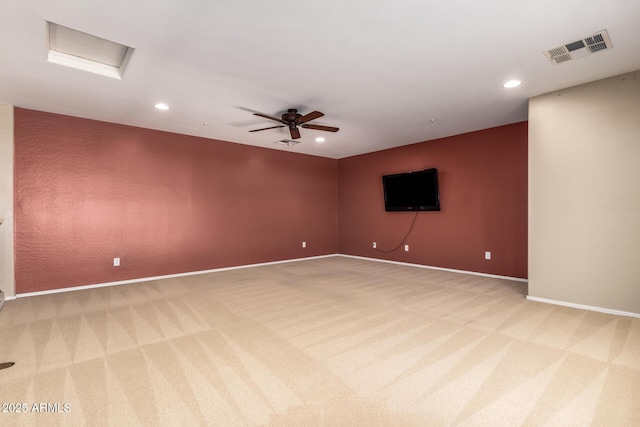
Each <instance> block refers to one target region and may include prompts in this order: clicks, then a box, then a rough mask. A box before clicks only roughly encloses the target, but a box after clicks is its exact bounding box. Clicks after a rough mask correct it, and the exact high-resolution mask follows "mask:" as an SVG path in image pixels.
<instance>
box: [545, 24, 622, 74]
mask: <svg viewBox="0 0 640 427" xmlns="http://www.w3.org/2000/svg"><path fill="white" fill-rule="evenodd" d="M611 48H613V44H612V43H611V39H610V38H609V33H607V30H602V31H598V32H597V33H595V34H591V35H590V36H587V37H585V38H583V39H581V40H576V41H574V42H571V43H567V44H565V45H562V46H559V47H554V48H553V49H549V50H545V51H543V52H542V53H544V56H546V57H547V59H548V60H549V61H551V63H552V64H554V65H557V64H561V63H563V62H567V61H572V60H575V59H579V58H582V57H584V56H587V55H590V54H592V53H595V52H599V51H601V50H606V49H611Z"/></svg>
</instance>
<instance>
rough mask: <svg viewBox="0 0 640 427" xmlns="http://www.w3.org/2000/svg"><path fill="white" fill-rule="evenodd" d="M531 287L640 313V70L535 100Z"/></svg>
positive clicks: (540, 294)
mask: <svg viewBox="0 0 640 427" xmlns="http://www.w3.org/2000/svg"><path fill="white" fill-rule="evenodd" d="M529 296H530V297H533V299H535V298H539V299H548V300H554V301H556V302H561V303H570V304H578V305H586V306H591V307H597V308H603V309H608V310H612V311H619V312H623V313H631V314H638V313H640V71H636V72H633V73H629V74H625V75H621V76H617V77H612V78H608V79H604V80H600V81H596V82H593V83H588V84H584V85H581V86H576V87H572V88H568V89H564V90H560V91H557V92H553V93H548V94H545V95H541V96H538V97H535V98H532V99H531V100H530V102H529Z"/></svg>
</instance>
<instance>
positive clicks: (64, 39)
mask: <svg viewBox="0 0 640 427" xmlns="http://www.w3.org/2000/svg"><path fill="white" fill-rule="evenodd" d="M47 25H48V26H49V55H48V58H47V59H48V61H49V62H53V63H55V64H59V65H64V66H67V67H71V68H76V69H78V70H83V71H88V72H91V73H95V74H100V75H103V76H107V77H113V78H114V79H119V80H120V79H122V74H123V73H124V69H125V67H126V65H127V63H128V62H129V58H130V57H131V53H132V52H133V48H130V47H128V46H125V45H122V44H119V43H115V42H112V41H110V40H106V39H103V38H100V37H96V36H92V35H91V34H87V33H83V32H81V31H77V30H74V29H72V28H67V27H63V26H62V25H58V24H54V23H53V22H47Z"/></svg>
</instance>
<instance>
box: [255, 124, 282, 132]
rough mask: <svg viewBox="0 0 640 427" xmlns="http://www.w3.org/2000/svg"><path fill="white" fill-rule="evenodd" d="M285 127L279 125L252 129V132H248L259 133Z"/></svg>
mask: <svg viewBox="0 0 640 427" xmlns="http://www.w3.org/2000/svg"><path fill="white" fill-rule="evenodd" d="M283 127H286V126H285V125H280V126H271V127H268V128H262V129H254V130H250V131H249V132H260V131H261V130H267V129H275V128H283Z"/></svg>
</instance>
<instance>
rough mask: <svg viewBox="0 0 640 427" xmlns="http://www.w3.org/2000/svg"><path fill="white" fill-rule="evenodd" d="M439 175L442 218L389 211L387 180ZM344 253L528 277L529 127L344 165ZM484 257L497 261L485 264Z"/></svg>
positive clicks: (476, 134) (465, 136)
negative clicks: (385, 177)
mask: <svg viewBox="0 0 640 427" xmlns="http://www.w3.org/2000/svg"><path fill="white" fill-rule="evenodd" d="M431 167H435V168H438V175H439V181H440V202H441V209H442V210H441V211H439V212H420V213H418V217H417V218H416V223H415V226H414V229H413V231H412V233H411V235H410V236H409V238H408V239H407V241H406V244H408V245H409V252H405V251H404V248H400V249H399V250H397V251H395V252H393V253H391V254H384V253H381V252H378V251H376V250H375V249H373V248H372V242H376V243H377V246H378V249H381V250H389V249H392V248H394V247H395V246H397V245H398V244H399V243H400V242H401V241H402V238H403V237H404V236H405V234H406V233H407V231H408V230H409V227H410V225H411V222H412V220H413V218H414V215H415V213H413V212H385V210H384V196H383V192H382V176H383V175H387V174H393V173H401V172H409V171H417V170H423V169H427V168H431ZM339 182H340V194H339V203H338V206H339V224H340V231H339V235H340V253H342V254H350V255H359V256H365V257H372V258H380V259H388V260H395V261H402V262H410V263H416V264H422V265H429V266H437V267H445V268H453V269H460V270H466V271H475V272H482V273H489V274H497V275H504V276H511V277H520V278H526V277H527V122H521V123H516V124H512V125H508V126H501V127H497V128H492V129H487V130H482V131H477V132H472V133H467V134H463V135H456V136H453V137H449V138H443V139H438V140H433V141H428V142H422V143H419V144H413V145H408V146H404V147H399V148H393V149H390V150H385V151H379V152H375V153H370V154H365V155H361V156H355V157H350V158H346V159H341V160H339ZM485 251H491V253H492V259H491V260H485V259H484V253H485Z"/></svg>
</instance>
